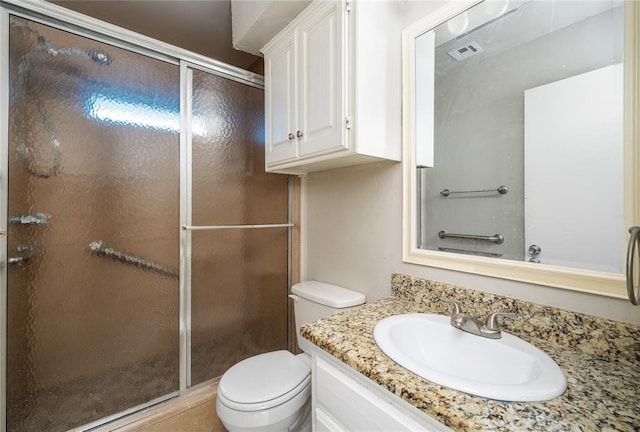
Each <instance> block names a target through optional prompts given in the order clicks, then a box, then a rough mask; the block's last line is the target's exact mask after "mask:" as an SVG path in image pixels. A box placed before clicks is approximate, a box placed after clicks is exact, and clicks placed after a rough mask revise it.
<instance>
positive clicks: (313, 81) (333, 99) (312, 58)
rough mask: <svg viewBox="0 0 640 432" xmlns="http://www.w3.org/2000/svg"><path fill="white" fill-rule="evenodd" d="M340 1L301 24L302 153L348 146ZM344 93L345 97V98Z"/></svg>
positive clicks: (323, 151) (300, 94)
mask: <svg viewBox="0 0 640 432" xmlns="http://www.w3.org/2000/svg"><path fill="white" fill-rule="evenodd" d="M345 13H346V12H344V11H343V10H342V7H341V2H328V3H327V4H326V6H324V8H323V9H322V10H318V13H315V14H312V15H311V16H309V17H308V18H307V19H306V20H304V21H303V22H301V23H300V26H299V28H298V29H299V37H300V45H301V46H300V93H299V101H300V102H299V109H300V117H299V129H300V131H301V132H302V136H301V137H300V142H299V149H300V150H299V151H300V156H301V157H305V156H310V155H315V154H322V153H327V152H333V151H336V150H340V149H341V148H347V145H348V143H347V142H346V136H345V134H344V133H343V132H344V130H345V126H344V119H345V108H344V107H345V105H346V102H345V101H346V87H345V86H346V80H345V75H343V70H344V68H343V66H344V60H345V53H346V49H345V44H343V40H346V39H345V37H346V26H345V23H346V21H345V17H344V14H345ZM343 96H344V97H343Z"/></svg>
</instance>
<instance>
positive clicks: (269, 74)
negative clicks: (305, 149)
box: [264, 30, 298, 165]
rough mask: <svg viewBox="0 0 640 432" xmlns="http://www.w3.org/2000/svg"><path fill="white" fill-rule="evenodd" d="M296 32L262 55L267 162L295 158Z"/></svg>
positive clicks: (296, 141)
mask: <svg viewBox="0 0 640 432" xmlns="http://www.w3.org/2000/svg"><path fill="white" fill-rule="evenodd" d="M297 36H298V32H297V31H295V30H294V31H291V32H289V33H287V34H286V35H285V37H284V38H283V39H282V42H281V43H280V44H278V45H277V46H276V47H274V49H273V50H272V51H271V52H270V53H269V55H268V56H265V64H264V68H265V117H266V119H265V159H266V164H267V165H271V164H273V163H276V162H287V161H290V160H295V159H297V158H298V139H297V138H296V137H295V134H296V130H297V127H298V119H297V113H298V110H297V107H296V102H297V97H298V92H297V70H296V52H297V47H298V37H297Z"/></svg>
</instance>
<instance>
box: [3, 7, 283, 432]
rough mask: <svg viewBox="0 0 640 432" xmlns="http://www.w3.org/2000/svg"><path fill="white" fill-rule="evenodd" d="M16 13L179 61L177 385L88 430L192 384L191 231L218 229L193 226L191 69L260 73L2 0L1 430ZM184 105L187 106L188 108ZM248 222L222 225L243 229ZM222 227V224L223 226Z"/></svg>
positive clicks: (234, 76) (240, 76)
mask: <svg viewBox="0 0 640 432" xmlns="http://www.w3.org/2000/svg"><path fill="white" fill-rule="evenodd" d="M10 15H15V16H19V17H22V18H26V19H29V20H32V21H34V22H38V23H41V24H45V25H48V26H51V27H54V28H57V29H59V30H63V31H66V32H69V33H72V34H76V35H79V36H82V37H86V38H89V39H92V40H96V41H98V42H103V43H106V44H109V45H112V46H115V47H118V48H123V49H126V50H128V51H131V52H134V53H137V54H141V55H144V56H147V57H151V58H154V59H157V60H161V61H163V62H166V63H169V64H174V65H176V66H179V67H180V128H181V129H180V150H179V154H180V155H179V158H180V227H176V229H180V282H179V286H180V293H179V299H180V317H179V321H180V322H179V338H180V340H179V345H180V359H179V379H180V381H179V391H178V392H175V393H172V394H169V395H167V396H166V397H162V398H160V399H156V400H154V401H149V402H148V403H147V404H144V406H137V407H132V408H131V409H129V410H126V411H123V412H121V413H117V414H115V415H113V416H110V417H107V418H103V419H101V420H98V421H96V422H94V423H90V424H87V425H85V426H82V427H80V428H78V429H75V430H78V431H81V430H88V429H92V428H95V427H98V426H100V425H101V424H104V423H107V422H109V421H113V420H116V419H117V418H120V417H122V416H124V415H126V414H131V413H132V412H135V411H138V410H141V409H144V408H145V407H146V406H151V405H155V404H157V403H159V402H161V401H162V400H165V399H169V398H173V397H176V396H178V395H183V394H185V392H186V391H187V389H188V388H189V387H190V382H191V370H190V369H191V368H190V348H191V347H190V339H191V337H190V336H191V335H190V322H191V306H190V301H191V289H190V286H191V269H190V263H191V231H192V230H194V229H220V227H218V228H214V227H192V226H191V199H192V193H191V172H192V171H191V169H192V164H191V156H192V154H191V135H190V133H191V131H190V127H191V122H190V120H191V115H190V112H191V110H190V104H191V90H192V87H191V70H192V69H198V70H202V71H204V72H207V73H211V74H214V75H217V76H220V77H223V78H226V79H229V80H232V81H236V82H239V83H241V84H245V85H249V86H251V87H255V88H259V89H264V78H263V77H262V76H261V75H259V74H256V73H253V72H250V71H246V70H243V69H240V68H237V67H235V66H231V65H228V64H226V63H223V62H220V61H217V60H213V59H210V58H207V57H205V56H202V55H200V54H196V53H193V52H190V51H188V50H185V49H182V48H178V47H175V46H173V45H170V44H167V43H164V42H160V41H157V40H155V39H152V38H149V37H146V36H143V35H140V34H137V33H134V32H132V31H129V30H126V29H122V28H120V27H117V26H114V25H111V24H108V23H105V22H102V21H100V20H97V19H94V18H90V17H86V16H84V15H82V14H79V13H77V12H74V11H70V10H67V9H64V8H62V7H59V6H57V5H53V4H49V3H46V2H37V3H36V2H25V1H24V0H0V383H1V388H0V432H5V431H6V425H7V403H6V399H7V398H6V396H7V395H6V390H7V389H6V377H7V324H8V323H7V319H6V317H7V291H8V279H7V274H8V271H7V270H8V269H7V262H8V261H7V247H8V241H7V232H8V202H9V200H8V169H9V167H8V155H9V132H8V125H9V27H10V26H9V16H10ZM187 107H188V108H189V109H187ZM292 189H293V187H292V182H291V179H290V181H289V193H288V194H289V211H288V219H289V220H288V222H287V223H284V224H275V225H278V227H288V239H289V241H288V244H289V250H288V254H289V260H288V261H289V262H288V267H289V268H288V283H289V285H290V284H291V268H292V258H291V256H292V255H291V253H292V247H291V246H292V229H291V227H292V226H293V223H292V196H293V193H292ZM245 227H246V226H242V227H240V226H233V227H226V228H229V229H243V228H245ZM268 227H271V226H249V227H248V228H268ZM222 229H225V227H223V228H222Z"/></svg>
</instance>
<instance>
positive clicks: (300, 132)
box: [296, 131, 304, 138]
mask: <svg viewBox="0 0 640 432" xmlns="http://www.w3.org/2000/svg"><path fill="white" fill-rule="evenodd" d="M296 136H297V137H298V138H302V137H303V136H304V134H303V133H302V131H298V132H297V133H296Z"/></svg>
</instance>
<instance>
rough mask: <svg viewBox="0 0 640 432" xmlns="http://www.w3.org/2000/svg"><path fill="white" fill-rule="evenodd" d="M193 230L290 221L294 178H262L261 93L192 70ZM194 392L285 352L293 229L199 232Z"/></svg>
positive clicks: (194, 274) (194, 238) (195, 243)
mask: <svg viewBox="0 0 640 432" xmlns="http://www.w3.org/2000/svg"><path fill="white" fill-rule="evenodd" d="M192 88H193V93H192V95H191V99H192V113H191V116H192V124H193V133H192V137H191V140H192V153H193V157H192V164H193V166H192V194H193V198H192V225H194V226H225V225H244V224H281V223H283V222H284V223H286V222H287V221H288V178H287V176H283V175H278V174H266V173H265V172H264V144H263V143H264V123H263V120H264V115H263V106H264V97H263V91H262V90H261V89H257V88H254V87H250V86H247V85H244V84H240V83H238V82H235V81H232V80H229V79H225V78H222V77H219V76H215V75H212V74H210V73H207V72H204V71H200V70H192ZM191 246H192V249H191V258H192V262H191V384H192V385H194V384H198V383H201V382H203V381H206V380H209V379H212V378H215V377H218V376H220V375H222V374H223V373H224V371H225V370H226V369H228V368H229V367H230V366H232V365H233V364H234V363H236V362H238V361H239V360H242V359H244V358H246V357H249V356H252V355H255V354H259V353H262V352H267V351H272V350H277V349H286V348H287V290H288V230H287V228H286V227H285V228H258V229H244V228H237V229H211V230H203V231H199V230H194V231H192V232H191Z"/></svg>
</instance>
